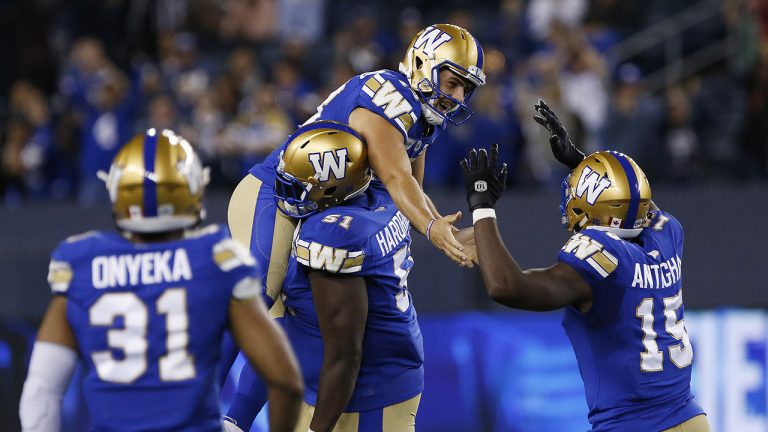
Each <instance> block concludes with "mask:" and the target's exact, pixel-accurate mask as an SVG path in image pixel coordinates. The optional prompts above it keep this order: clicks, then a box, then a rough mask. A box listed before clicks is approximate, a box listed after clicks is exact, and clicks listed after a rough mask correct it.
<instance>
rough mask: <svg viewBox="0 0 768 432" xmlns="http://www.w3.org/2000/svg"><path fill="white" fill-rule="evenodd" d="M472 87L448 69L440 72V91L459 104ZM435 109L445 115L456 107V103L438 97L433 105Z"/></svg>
mask: <svg viewBox="0 0 768 432" xmlns="http://www.w3.org/2000/svg"><path fill="white" fill-rule="evenodd" d="M472 88H473V85H472V84H471V83H470V82H469V81H467V80H465V79H464V78H462V77H460V76H458V75H456V74H455V73H453V72H452V71H451V70H450V69H443V70H441V71H440V91H441V92H442V93H443V94H446V95H448V96H450V97H452V98H454V99H456V100H457V101H460V102H461V103H464V98H465V97H466V95H467V94H468V93H469V92H470V91H471V90H472ZM435 107H436V108H437V109H438V110H440V112H442V113H446V112H448V111H450V110H452V109H453V108H455V107H456V103H455V102H454V101H451V100H450V99H448V98H445V97H443V96H440V97H439V98H438V99H437V102H436V103H435Z"/></svg>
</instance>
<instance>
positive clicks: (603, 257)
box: [592, 252, 619, 274]
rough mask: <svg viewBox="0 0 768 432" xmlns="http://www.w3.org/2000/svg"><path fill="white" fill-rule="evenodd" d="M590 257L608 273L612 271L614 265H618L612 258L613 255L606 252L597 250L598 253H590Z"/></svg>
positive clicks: (614, 268)
mask: <svg viewBox="0 0 768 432" xmlns="http://www.w3.org/2000/svg"><path fill="white" fill-rule="evenodd" d="M592 258H593V259H594V260H595V262H596V263H597V264H599V265H600V267H602V268H603V270H605V272H606V273H608V274H611V273H613V271H614V270H616V267H618V265H619V263H618V261H617V260H616V258H614V257H613V255H611V254H609V253H608V252H598V253H596V254H594V255H592ZM611 258H613V259H611Z"/></svg>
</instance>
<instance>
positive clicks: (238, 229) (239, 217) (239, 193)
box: [227, 174, 262, 248]
mask: <svg viewBox="0 0 768 432" xmlns="http://www.w3.org/2000/svg"><path fill="white" fill-rule="evenodd" d="M261 185H262V183H261V180H259V179H257V178H256V177H254V176H252V175H250V174H248V175H246V176H245V178H243V180H241V181H240V183H238V185H237V187H235V191H234V192H232V197H231V198H230V199H229V206H228V208H227V224H228V225H229V230H230V231H231V232H232V238H234V239H235V240H237V241H238V242H240V243H241V244H242V245H244V246H245V247H248V248H250V243H251V233H252V231H253V217H254V215H255V212H256V200H257V199H258V198H259V190H260V189H261Z"/></svg>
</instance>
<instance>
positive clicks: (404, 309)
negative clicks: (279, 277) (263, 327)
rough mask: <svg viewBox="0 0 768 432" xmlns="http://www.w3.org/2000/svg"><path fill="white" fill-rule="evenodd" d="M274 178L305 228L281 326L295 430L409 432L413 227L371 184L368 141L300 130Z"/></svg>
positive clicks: (417, 346) (418, 354)
mask: <svg viewBox="0 0 768 432" xmlns="http://www.w3.org/2000/svg"><path fill="white" fill-rule="evenodd" d="M317 159H320V160H324V161H326V162H327V161H328V159H333V160H334V161H335V162H334V166H337V167H339V169H334V170H330V171H323V170H319V169H318V165H317V164H315V163H313V161H315V160H317ZM276 175H277V183H276V187H275V190H276V196H277V205H278V208H279V209H280V211H282V212H285V213H286V214H287V215H289V216H290V217H293V218H299V219H300V222H299V225H298V228H297V230H296V233H295V236H294V240H293V250H292V253H291V257H290V260H289V263H288V272H287V275H286V278H285V283H284V287H283V294H284V296H285V308H286V311H287V312H288V313H286V314H285V317H284V318H283V319H282V322H283V326H284V328H285V331H286V333H287V334H288V337H289V339H290V341H291V344H292V345H293V346H294V347H295V350H296V353H297V357H298V358H299V362H300V364H301V368H302V371H303V375H304V379H305V388H306V391H305V395H304V401H305V404H304V406H303V408H302V414H301V418H300V420H299V424H298V426H297V429H296V430H300V431H306V430H311V431H315V432H320V431H323V432H330V431H332V430H333V431H345V432H357V431H360V432H367V431H382V430H385V431H408V430H414V428H415V418H416V411H417V409H418V405H419V400H420V396H421V392H422V390H423V387H424V373H423V366H422V365H423V346H422V338H421V331H420V329H419V325H418V322H417V320H416V312H415V310H414V308H413V305H412V304H411V296H410V293H409V292H408V284H407V278H408V273H409V272H410V270H411V267H412V266H413V259H412V258H411V255H410V242H411V237H410V226H409V222H408V219H407V218H406V217H405V216H404V215H403V214H402V213H401V212H400V211H399V210H398V208H397V206H396V205H395V203H394V202H393V200H392V199H391V198H390V195H389V194H388V193H386V190H385V189H384V187H383V186H382V185H381V184H379V183H376V182H372V181H371V178H372V173H371V170H370V168H369V165H368V152H367V150H366V146H365V144H364V139H363V137H362V135H360V134H358V133H357V132H356V131H354V130H353V129H352V128H349V127H348V126H346V125H343V124H339V123H335V122H329V121H321V122H317V123H312V124H309V125H305V126H303V127H301V128H300V129H299V130H298V131H297V133H296V135H295V136H294V137H293V139H292V140H291V142H290V143H289V144H288V145H287V146H286V147H285V149H284V150H283V151H282V152H281V153H280V156H279V161H278V165H277V167H276ZM369 185H370V186H369ZM250 421H252V418H250V419H248V421H247V422H246V423H240V424H239V426H240V427H241V428H242V429H243V430H248V429H249V428H250V425H251V423H250ZM229 430H237V429H234V428H232V427H230V428H229Z"/></svg>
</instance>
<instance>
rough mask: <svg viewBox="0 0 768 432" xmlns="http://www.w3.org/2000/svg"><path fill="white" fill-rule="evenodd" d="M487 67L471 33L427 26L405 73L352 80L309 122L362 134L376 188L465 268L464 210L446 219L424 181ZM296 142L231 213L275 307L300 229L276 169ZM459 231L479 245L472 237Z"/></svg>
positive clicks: (244, 187)
mask: <svg viewBox="0 0 768 432" xmlns="http://www.w3.org/2000/svg"><path fill="white" fill-rule="evenodd" d="M483 61H484V59H483V50H482V48H481V47H480V44H479V43H478V42H477V40H476V39H475V38H474V37H473V36H472V35H471V34H470V33H469V32H468V31H467V30H465V29H463V28H461V27H457V26H454V25H450V24H436V25H432V26H429V27H427V28H425V29H424V30H422V31H420V32H419V33H418V34H417V35H416V36H415V37H414V38H413V40H412V41H411V43H410V45H409V47H408V50H407V52H406V55H405V58H404V59H403V61H402V63H401V64H400V70H399V71H392V70H379V71H374V72H368V73H364V74H362V75H358V76H355V77H353V78H351V79H350V80H349V81H347V82H346V83H345V84H343V85H342V86H341V87H339V88H338V89H336V90H335V91H334V92H332V93H331V94H330V95H329V96H328V98H327V99H326V100H325V101H324V102H323V103H322V104H321V105H320V106H319V107H318V108H317V114H315V115H314V116H312V117H311V118H310V119H309V120H307V121H306V122H305V124H309V123H312V122H315V121H318V120H332V121H337V122H340V123H344V124H348V125H349V126H350V127H352V129H354V130H355V131H357V132H358V133H359V134H360V135H361V136H362V137H363V138H364V139H365V140H366V142H367V146H368V159H369V163H370V166H371V168H372V169H373V171H374V173H375V177H374V179H373V182H374V183H377V184H383V186H384V187H385V188H386V190H387V191H388V192H389V194H390V195H391V196H392V199H393V200H394V202H395V204H396V205H397V207H398V208H399V209H400V210H401V211H402V212H403V214H404V215H405V216H406V217H407V218H408V220H410V221H411V225H412V226H413V227H414V228H415V229H416V230H417V231H419V232H420V233H422V234H424V235H426V236H427V238H428V239H429V240H430V241H431V242H432V244H433V245H435V247H437V248H439V249H440V250H442V251H443V252H444V253H445V254H446V255H448V256H449V257H450V258H451V259H453V260H454V261H456V262H457V263H459V264H462V265H472V261H473V259H474V258H475V254H474V249H473V248H472V247H471V245H466V249H467V250H464V249H465V246H463V245H462V244H460V243H459V242H457V241H456V238H455V237H454V232H455V231H456V229H455V228H453V225H452V224H453V223H454V222H456V221H457V220H458V219H459V217H460V216H461V214H460V212H457V213H456V214H452V215H447V216H441V215H440V214H439V213H438V211H437V209H436V208H435V206H434V205H433V204H432V202H431V200H430V199H429V197H427V195H426V194H425V193H424V192H423V191H422V188H421V184H422V180H423V177H424V158H425V155H426V150H427V148H428V147H429V146H430V145H431V144H432V143H434V142H435V140H436V139H437V138H438V136H439V135H440V133H442V132H443V131H444V130H445V128H446V127H447V125H448V123H452V124H454V125H459V124H461V123H463V122H465V121H466V120H467V119H468V118H469V117H470V116H471V115H472V110H471V109H470V108H469V106H468V105H467V104H468V102H469V99H470V97H471V96H472V93H473V92H474V90H475V89H476V88H477V87H480V86H483V85H484V84H485V73H484V72H483ZM290 141H291V138H290V137H289V139H288V140H287V141H286V143H284V144H283V145H282V146H281V147H279V148H278V149H276V150H275V151H274V152H272V154H270V155H269V156H268V157H267V158H266V160H265V161H264V162H262V163H260V164H258V165H255V166H254V167H253V168H251V170H250V173H249V174H248V175H247V176H246V177H245V178H244V179H243V180H242V181H241V182H240V184H239V185H238V186H237V188H236V189H235V191H234V193H233V195H232V198H231V199H230V204H229V211H228V222H229V226H230V229H231V230H232V235H233V237H234V238H235V239H236V240H238V241H242V242H243V244H246V245H249V247H250V249H251V252H252V254H253V255H254V257H255V258H256V260H257V261H258V263H259V264H260V265H262V266H263V268H265V269H268V271H267V273H266V280H265V286H266V289H267V293H268V295H269V299H268V301H269V302H272V301H274V300H276V299H278V297H279V293H280V289H281V282H282V279H283V277H284V275H285V265H286V262H287V261H286V260H287V257H288V251H289V249H290V243H291V235H292V233H293V230H294V227H295V225H296V219H295V218H292V217H287V216H285V215H283V214H282V213H281V212H279V211H278V210H277V209H276V208H275V203H274V184H275V167H276V166H277V164H278V160H279V155H280V153H281V152H282V151H284V150H285V147H286V145H287V143H288V142H290ZM312 163H313V164H315V168H316V169H317V170H318V171H321V170H322V171H328V170H333V169H336V167H334V166H331V165H329V164H330V163H331V161H328V160H325V161H324V160H320V159H316V160H314V161H313V162H312ZM462 234H463V238H467V239H468V240H469V241H473V239H472V236H471V231H469V230H467V232H465V233H462ZM467 234H468V235H467ZM460 238H462V237H460ZM275 313H276V314H279V311H277V312H275Z"/></svg>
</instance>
